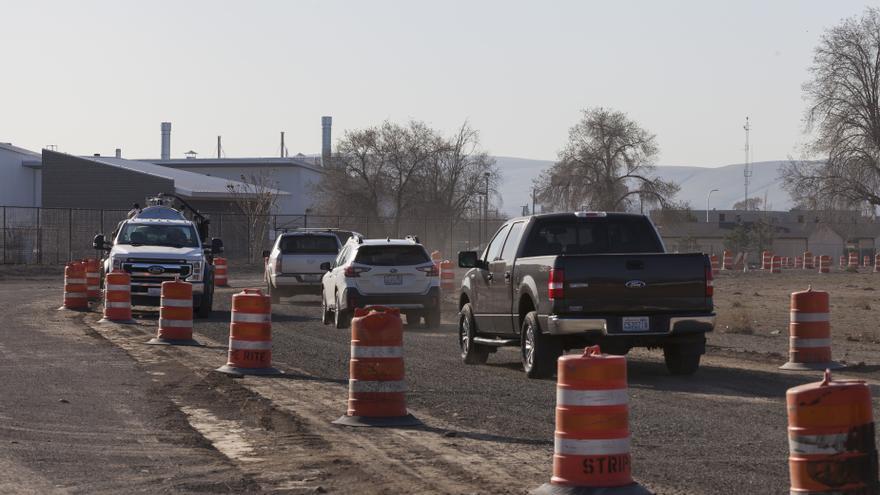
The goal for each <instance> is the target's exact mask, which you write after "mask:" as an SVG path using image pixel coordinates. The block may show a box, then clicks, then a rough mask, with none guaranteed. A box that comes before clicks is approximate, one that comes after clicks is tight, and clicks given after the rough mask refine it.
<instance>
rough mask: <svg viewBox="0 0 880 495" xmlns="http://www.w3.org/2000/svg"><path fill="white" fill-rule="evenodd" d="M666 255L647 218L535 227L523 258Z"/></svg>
mask: <svg viewBox="0 0 880 495" xmlns="http://www.w3.org/2000/svg"><path fill="white" fill-rule="evenodd" d="M662 252H663V247H662V245H661V244H660V240H659V239H658V238H657V235H656V234H655V232H654V229H653V228H652V227H651V224H650V222H648V220H647V219H646V218H644V217H635V218H620V217H617V218H614V217H612V218H583V219H581V218H577V219H573V220H565V219H559V220H546V221H544V222H540V223H538V224H537V225H535V227H534V228H533V229H532V232H531V233H530V234H529V239H528V241H527V242H526V246H525V252H524V255H523V256H552V255H559V254H605V253H608V254H614V253H662Z"/></svg>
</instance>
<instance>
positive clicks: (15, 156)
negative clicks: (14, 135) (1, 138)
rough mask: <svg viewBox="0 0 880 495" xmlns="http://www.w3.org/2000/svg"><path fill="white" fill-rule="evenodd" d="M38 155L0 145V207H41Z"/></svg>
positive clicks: (22, 149)
mask: <svg viewBox="0 0 880 495" xmlns="http://www.w3.org/2000/svg"><path fill="white" fill-rule="evenodd" d="M41 192H42V190H41V187H40V154H39V153H37V152H35V151H30V150H26V149H24V148H19V147H18V146H13V145H12V144H10V143H0V206H41V205H42V202H41V198H40V194H41Z"/></svg>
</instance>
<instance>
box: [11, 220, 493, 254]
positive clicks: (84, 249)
mask: <svg viewBox="0 0 880 495" xmlns="http://www.w3.org/2000/svg"><path fill="white" fill-rule="evenodd" d="M127 213H128V212H127V210H89V209H77V208H37V207H19V206H0V216H2V220H0V228H2V238H0V260H2V263H3V264H17V265H56V264H63V263H66V262H67V261H70V260H74V259H81V258H86V257H90V256H96V254H100V253H96V252H95V250H94V249H92V239H93V238H94V236H95V234H99V233H102V234H105V235H107V236H109V235H110V234H111V233H112V232H113V231H114V230H115V229H116V226H117V225H118V224H119V222H121V221H122V220H124V219H125V218H126V215H127ZM204 215H205V216H206V217H208V218H209V219H210V221H211V226H210V235H211V236H212V237H219V238H220V239H222V240H223V244H224V250H225V254H224V256H225V257H226V258H228V259H230V260H232V261H237V262H247V261H248V260H254V259H259V257H260V252H261V251H262V250H263V249H269V248H270V247H271V246H272V243H273V242H274V241H275V236H276V233H277V232H283V231H284V230H294V229H297V228H301V227H309V228H320V227H326V228H338V229H343V230H351V231H355V232H358V233H360V234H363V236H364V237H366V238H384V237H392V238H394V237H403V236H406V235H416V236H418V237H419V240H420V241H421V243H422V244H423V245H424V246H425V247H426V248H427V249H428V251H434V250H438V251H440V252H441V253H442V254H443V256H444V257H445V258H448V259H453V260H454V259H455V257H456V253H457V252H458V251H462V250H467V249H480V248H481V247H482V246H484V245H485V243H486V242H487V241H488V238H490V237H491V236H492V235H493V234H494V233H495V231H497V230H498V228H499V227H500V226H501V225H502V224H503V223H504V222H505V219H503V218H490V219H460V220H455V221H450V220H449V219H434V218H401V219H398V221H397V226H395V219H393V218H375V217H357V216H344V215H269V216H267V217H265V218H261V219H259V222H265V223H266V225H267V226H268V228H267V229H266V235H265V236H264V237H265V238H264V239H262V240H260V241H259V242H256V241H253V242H252V238H253V236H252V233H251V231H252V230H254V229H253V228H252V224H251V222H248V219H247V217H245V216H244V215H238V214H229V213H207V214H204Z"/></svg>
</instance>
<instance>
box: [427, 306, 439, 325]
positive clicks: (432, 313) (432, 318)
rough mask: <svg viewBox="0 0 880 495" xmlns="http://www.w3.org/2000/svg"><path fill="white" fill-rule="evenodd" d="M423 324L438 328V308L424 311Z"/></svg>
mask: <svg viewBox="0 0 880 495" xmlns="http://www.w3.org/2000/svg"><path fill="white" fill-rule="evenodd" d="M425 326H426V327H428V328H440V308H436V309H431V310H428V312H427V313H425Z"/></svg>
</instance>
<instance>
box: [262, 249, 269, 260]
mask: <svg viewBox="0 0 880 495" xmlns="http://www.w3.org/2000/svg"><path fill="white" fill-rule="evenodd" d="M268 257H269V250H268V249H264V250H263V259H267V258H268Z"/></svg>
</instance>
